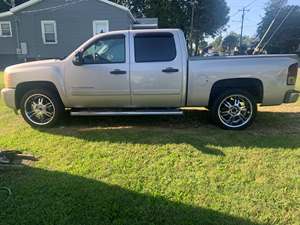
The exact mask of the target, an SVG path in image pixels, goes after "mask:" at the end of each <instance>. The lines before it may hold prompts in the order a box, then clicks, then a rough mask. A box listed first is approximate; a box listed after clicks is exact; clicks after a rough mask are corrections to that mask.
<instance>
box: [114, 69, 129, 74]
mask: <svg viewBox="0 0 300 225" xmlns="http://www.w3.org/2000/svg"><path fill="white" fill-rule="evenodd" d="M110 73H111V74H112V75H124V74H126V73H127V72H126V71H125V70H119V69H117V70H113V71H110Z"/></svg>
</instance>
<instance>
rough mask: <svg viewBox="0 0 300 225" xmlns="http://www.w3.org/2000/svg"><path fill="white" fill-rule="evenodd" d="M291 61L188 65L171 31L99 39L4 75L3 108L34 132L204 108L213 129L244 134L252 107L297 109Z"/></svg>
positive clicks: (221, 60)
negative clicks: (71, 122)
mask: <svg viewBox="0 0 300 225" xmlns="http://www.w3.org/2000/svg"><path fill="white" fill-rule="evenodd" d="M293 57H294V56H293V55H269V56H265V55H264V56H235V57H212V58H210V57H207V58H203V57H202V58H201V57H189V56H188V51H187V47H186V40H185V36H184V34H183V32H182V31H180V30H178V29H156V30H129V31H117V32H109V33H105V34H99V35H97V36H95V37H93V38H91V39H90V40H88V41H87V42H85V43H84V44H82V45H81V46H80V47H79V48H78V49H77V50H75V51H74V52H73V53H71V54H70V55H69V56H67V57H66V58H65V59H61V60H59V59H53V60H43V61H36V62H29V63H23V64H18V65H14V66H10V67H8V68H6V69H5V72H4V83H5V88H4V89H3V90H2V91H1V93H2V97H3V99H4V101H5V103H6V105H7V106H9V107H10V108H12V109H14V110H15V111H16V112H18V111H19V110H20V111H21V114H22V116H23V118H24V119H25V121H26V122H28V123H29V124H30V125H31V126H33V127H51V126H54V125H55V124H56V123H57V122H58V121H59V119H61V117H62V115H63V114H64V112H65V110H68V111H70V114H71V115H72V116H107V115H109V116H121V115H181V114H183V110H184V108H185V107H206V108H207V109H208V110H209V112H210V114H211V117H212V121H214V122H215V123H216V124H217V125H219V126H220V127H221V128H224V129H231V130H240V129H245V128H247V127H248V126H250V125H251V124H252V122H253V120H254V119H255V116H256V113H257V105H258V104H261V105H263V106H272V105H280V104H282V103H293V102H296V101H297V99H298V97H299V92H298V91H296V90H295V84H296V80H297V73H298V62H297V60H295V59H293Z"/></svg>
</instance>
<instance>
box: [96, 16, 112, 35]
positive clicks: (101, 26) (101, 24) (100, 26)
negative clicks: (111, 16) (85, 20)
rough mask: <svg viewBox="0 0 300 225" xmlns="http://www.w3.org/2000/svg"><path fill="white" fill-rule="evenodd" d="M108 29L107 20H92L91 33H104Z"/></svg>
mask: <svg viewBox="0 0 300 225" xmlns="http://www.w3.org/2000/svg"><path fill="white" fill-rule="evenodd" d="M108 31H109V22H108V20H94V21H93V35H94V36H95V35H97V34H101V33H106V32H108Z"/></svg>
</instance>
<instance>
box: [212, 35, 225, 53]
mask: <svg viewBox="0 0 300 225" xmlns="http://www.w3.org/2000/svg"><path fill="white" fill-rule="evenodd" d="M222 42H223V37H222V35H220V36H218V37H217V38H215V40H214V41H213V42H212V43H211V46H212V47H213V48H214V49H215V50H216V51H222V50H223V48H222Z"/></svg>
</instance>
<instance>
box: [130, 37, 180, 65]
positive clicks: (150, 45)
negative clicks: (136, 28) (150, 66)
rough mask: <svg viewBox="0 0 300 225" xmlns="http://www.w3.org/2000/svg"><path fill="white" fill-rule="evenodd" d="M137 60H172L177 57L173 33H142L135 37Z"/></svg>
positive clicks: (138, 61)
mask: <svg viewBox="0 0 300 225" xmlns="http://www.w3.org/2000/svg"><path fill="white" fill-rule="evenodd" d="M134 47H135V62H136V63H144V62H170V61H173V60H174V59H175V58H176V45H175V40H174V35H173V34H172V33H142V34H137V35H135V37H134Z"/></svg>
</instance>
